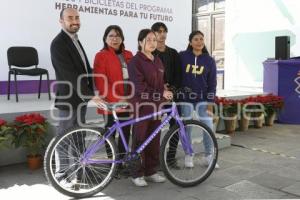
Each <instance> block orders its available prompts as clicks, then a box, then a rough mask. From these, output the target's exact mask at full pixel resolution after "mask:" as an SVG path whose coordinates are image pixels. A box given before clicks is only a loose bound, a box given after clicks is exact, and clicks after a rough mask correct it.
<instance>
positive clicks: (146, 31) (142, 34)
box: [138, 29, 155, 51]
mask: <svg viewBox="0 0 300 200" xmlns="http://www.w3.org/2000/svg"><path fill="white" fill-rule="evenodd" d="M149 33H153V34H154V35H155V33H154V31H152V30H151V29H142V30H141V31H140V32H139V36H138V50H139V51H141V50H142V47H141V46H140V43H139V42H142V41H143V40H144V39H145V38H146V37H147V35H148V34H149Z"/></svg>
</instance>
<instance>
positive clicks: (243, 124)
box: [238, 98, 251, 131]
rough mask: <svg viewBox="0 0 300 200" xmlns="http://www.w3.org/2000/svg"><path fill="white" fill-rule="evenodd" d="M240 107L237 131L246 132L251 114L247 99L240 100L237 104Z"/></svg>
mask: <svg viewBox="0 0 300 200" xmlns="http://www.w3.org/2000/svg"><path fill="white" fill-rule="evenodd" d="M238 103H239V104H240V106H241V113H240V118H239V119H240V120H239V130H240V131H247V130H248V128H249V123H250V118H251V112H250V111H249V107H250V106H249V104H248V103H249V98H245V99H241V100H239V102H238Z"/></svg>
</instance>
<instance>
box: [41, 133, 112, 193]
mask: <svg viewBox="0 0 300 200" xmlns="http://www.w3.org/2000/svg"><path fill="white" fill-rule="evenodd" d="M103 134H104V130H103V129H101V128H97V129H90V128H72V129H70V130H67V131H66V132H65V133H64V134H62V135H60V136H58V137H56V138H54V139H53V140H52V141H51V142H50V144H49V146H48V148H47V151H46V153H45V160H44V168H45V174H46V177H47V179H48V181H49V182H50V183H51V185H52V186H53V187H54V188H55V189H56V190H58V191H59V192H61V193H63V194H65V195H68V196H71V197H75V198H83V197H88V196H92V195H94V194H96V193H98V192H100V191H101V190H102V189H104V188H105V187H106V186H107V185H108V184H109V182H110V181H111V180H112V177H113V176H114V174H115V171H116V163H114V161H115V160H117V155H118V154H117V149H116V144H115V141H114V140H112V139H110V138H108V139H106V140H105V144H103V145H102V146H100V147H99V149H98V150H97V151H96V152H95V154H94V155H92V157H91V158H90V159H92V160H104V161H105V163H100V164H98V163H97V164H95V163H86V162H84V161H82V157H83V155H84V153H85V151H86V150H87V149H89V148H90V147H91V146H92V145H94V144H95V143H96V142H97V141H99V140H101V139H102V138H103Z"/></svg>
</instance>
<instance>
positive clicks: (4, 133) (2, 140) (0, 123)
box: [0, 118, 14, 149]
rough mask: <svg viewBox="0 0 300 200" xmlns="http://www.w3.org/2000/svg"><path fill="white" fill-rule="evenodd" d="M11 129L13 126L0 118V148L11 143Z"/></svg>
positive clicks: (12, 129)
mask: <svg viewBox="0 0 300 200" xmlns="http://www.w3.org/2000/svg"><path fill="white" fill-rule="evenodd" d="M13 131H14V128H13V127H12V126H10V125H9V124H7V122H6V121H5V120H3V119H1V118H0V149H2V148H6V147H8V146H9V145H10V144H11V141H12V139H13V135H12V133H13Z"/></svg>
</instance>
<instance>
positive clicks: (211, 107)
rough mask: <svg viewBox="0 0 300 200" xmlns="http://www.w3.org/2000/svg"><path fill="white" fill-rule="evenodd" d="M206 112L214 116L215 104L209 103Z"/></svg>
mask: <svg viewBox="0 0 300 200" xmlns="http://www.w3.org/2000/svg"><path fill="white" fill-rule="evenodd" d="M206 113H207V114H208V116H210V117H213V116H214V112H213V105H207V109H206Z"/></svg>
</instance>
